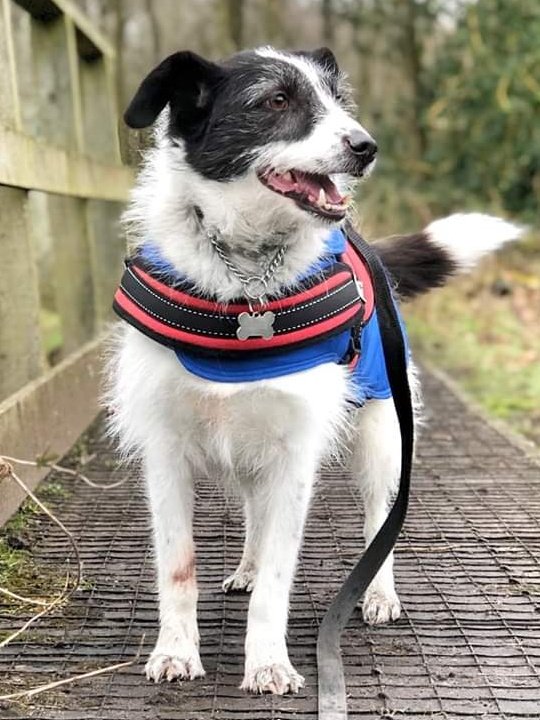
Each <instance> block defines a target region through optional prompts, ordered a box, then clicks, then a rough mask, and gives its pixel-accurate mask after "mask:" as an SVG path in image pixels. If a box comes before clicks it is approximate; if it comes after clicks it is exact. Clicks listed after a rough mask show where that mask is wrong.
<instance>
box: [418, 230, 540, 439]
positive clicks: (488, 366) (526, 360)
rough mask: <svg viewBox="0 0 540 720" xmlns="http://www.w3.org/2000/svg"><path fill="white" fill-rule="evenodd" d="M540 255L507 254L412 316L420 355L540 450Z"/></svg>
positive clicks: (436, 296) (430, 298) (422, 304)
mask: <svg viewBox="0 0 540 720" xmlns="http://www.w3.org/2000/svg"><path fill="white" fill-rule="evenodd" d="M537 242H538V248H539V251H540V238H538V239H537ZM539 308H540V252H537V253H535V254H529V253H528V252H527V251H525V250H523V251H516V250H513V251H511V252H505V253H502V254H501V255H500V256H499V257H498V258H497V259H491V260H489V261H486V262H484V263H483V264H482V266H481V267H480V268H479V269H478V270H477V271H476V272H475V273H474V274H473V275H471V276H469V277H466V278H462V279H460V280H458V281H454V282H452V283H451V284H450V285H449V286H448V287H446V288H443V289H442V290H439V291H437V292H434V293H432V294H431V295H429V296H426V297H425V298H420V299H419V300H417V301H415V302H414V303H411V305H410V306H408V307H407V308H406V310H405V314H406V319H407V327H408V329H409V334H410V337H411V342H412V345H413V347H414V348H415V349H416V350H417V352H418V353H419V355H420V357H422V356H424V357H426V358H428V359H429V360H431V362H433V363H434V364H435V365H437V366H438V367H441V368H442V369H444V370H446V371H447V372H448V373H449V374H450V375H452V376H453V377H454V378H455V379H456V380H458V382H459V383H460V384H461V385H462V386H463V388H464V389H465V390H466V391H467V392H468V393H470V394H471V395H472V396H473V397H474V398H475V399H476V400H477V401H478V402H479V403H480V404H481V405H482V406H483V407H484V408H485V409H486V410H487V411H488V412H489V413H491V414H492V415H493V416H495V417H497V418H501V419H503V420H505V421H506V422H508V423H509V424H510V425H511V426H512V427H513V428H514V429H515V430H517V431H518V432H520V433H521V434H523V435H525V436H526V437H528V438H529V439H531V440H533V441H534V442H536V443H537V444H540V403H539V398H540V330H539V317H538V316H539V312H538V310H539Z"/></svg>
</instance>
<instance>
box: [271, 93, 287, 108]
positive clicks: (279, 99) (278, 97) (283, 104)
mask: <svg viewBox="0 0 540 720" xmlns="http://www.w3.org/2000/svg"><path fill="white" fill-rule="evenodd" d="M266 104H267V106H268V107H269V108H270V109H271V110H280V111H282V110H286V109H287V108H288V107H289V98H288V97H287V96H286V95H285V93H283V92H278V93H276V94H275V95H272V97H271V98H268V100H267V101H266Z"/></svg>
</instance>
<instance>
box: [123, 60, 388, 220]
mask: <svg viewBox="0 0 540 720" xmlns="http://www.w3.org/2000/svg"><path fill="white" fill-rule="evenodd" d="M167 105H168V107H169V114H168V124H167V129H166V139H167V143H169V144H170V147H171V148H175V147H178V148H181V150H182V153H183V159H184V160H185V162H186V163H187V165H188V167H189V169H190V170H192V171H194V172H195V173H196V174H197V176H198V178H199V179H201V180H204V181H208V182H209V183H210V184H211V185H213V186H214V187H215V183H219V184H220V186H221V190H223V186H225V185H226V186H228V187H229V188H231V189H232V188H234V187H235V186H236V188H237V193H236V197H237V198H240V199H241V201H242V202H244V203H245V202H246V194H247V193H246V192H245V191H246V190H248V189H249V190H250V196H251V198H252V201H251V202H253V203H254V205H255V207H256V205H257V204H258V207H259V208H260V210H261V212H264V210H263V209H262V204H264V205H266V206H267V208H268V207H270V208H272V212H274V213H275V212H278V213H282V214H283V215H284V216H286V217H290V218H293V219H295V220H296V221H298V220H299V218H302V219H304V220H307V218H308V217H309V218H310V220H311V221H315V222H316V223H317V224H321V223H323V224H327V223H328V222H337V221H340V220H342V219H343V217H344V216H345V213H346V207H347V202H348V198H347V196H344V195H342V191H343V187H345V186H346V183H342V182H340V180H341V179H342V178H343V179H345V178H347V177H349V178H351V177H356V178H357V177H361V176H362V175H364V174H366V173H367V172H368V170H369V169H370V168H371V167H372V165H373V163H374V161H375V154H376V152H377V146H376V144H375V142H374V140H373V138H372V137H371V136H370V135H369V134H368V133H367V132H366V130H365V129H364V128H363V127H362V126H361V125H360V124H359V123H358V122H357V121H356V120H355V119H354V117H353V115H352V112H353V109H354V108H353V105H352V102H351V100H350V94H349V90H348V87H347V85H346V83H345V80H344V77H343V75H342V73H340V71H339V68H338V66H337V63H336V60H335V58H334V55H333V54H332V52H331V51H330V50H328V49H326V48H321V49H320V50H315V51H312V52H291V53H289V52H281V51H276V50H274V49H272V48H260V49H257V50H253V51H246V52H241V53H238V54H236V55H234V56H232V57H231V58H230V59H228V60H225V61H223V62H220V63H213V62H209V61H207V60H205V59H203V58H201V57H200V56H198V55H196V54H194V53H192V52H178V53H175V54H174V55H171V56H170V57H168V58H167V59H166V60H164V61H163V62H162V63H161V64H160V65H158V67H156V68H155V69H154V70H152V72H151V73H150V74H149V75H148V76H147V77H146V78H145V79H144V81H143V82H142V84H141V86H140V88H139V89H138V90H137V92H136V94H135V96H134V98H133V100H132V101H131V103H130V105H129V107H128V109H127V111H126V113H125V121H126V123H127V124H128V125H129V126H130V127H132V128H144V127H148V126H149V125H151V124H152V123H154V121H155V120H156V118H157V117H158V115H160V113H161V111H162V110H163V109H164V108H165V107H166V106H167ZM338 188H340V189H338ZM221 197H226V198H227V199H228V200H231V202H234V197H235V195H234V193H233V192H230V191H228V192H226V193H225V195H224V194H223V192H221ZM239 201H240V200H239ZM255 207H254V208H253V209H255Z"/></svg>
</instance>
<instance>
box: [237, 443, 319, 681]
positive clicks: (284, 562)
mask: <svg viewBox="0 0 540 720" xmlns="http://www.w3.org/2000/svg"><path fill="white" fill-rule="evenodd" d="M314 477H315V462H310V460H309V457H308V458H306V457H305V456H303V455H300V454H299V453H298V455H297V457H295V458H291V457H290V455H288V454H287V453H284V457H282V458H281V459H279V460H278V461H277V462H276V463H275V464H274V466H273V467H272V468H271V469H269V470H268V471H267V473H266V476H265V477H264V478H259V479H258V480H257V485H256V487H255V488H254V497H253V502H255V503H258V508H259V511H260V513H261V522H262V524H261V532H260V539H259V555H258V560H259V562H258V565H259V567H258V571H257V581H256V583H255V586H254V588H253V593H252V595H251V601H250V604H249V614H248V627H247V635H246V666H245V675H244V681H243V683H242V688H243V689H244V690H250V691H251V692H254V693H265V692H271V693H275V694H278V695H283V694H284V693H288V692H297V691H298V690H299V688H301V687H303V685H304V678H303V677H302V676H301V675H299V674H298V673H297V672H296V670H295V669H294V667H293V666H292V665H291V662H290V660H289V656H288V652H287V645H286V639H285V635H286V629H287V613H288V604H289V593H290V588H291V585H292V581H293V575H294V570H295V566H296V560H297V556H298V551H299V548H300V543H301V540H302V533H303V528H304V522H305V518H306V514H307V509H308V505H309V499H310V496H311V491H312V487H313V482H314Z"/></svg>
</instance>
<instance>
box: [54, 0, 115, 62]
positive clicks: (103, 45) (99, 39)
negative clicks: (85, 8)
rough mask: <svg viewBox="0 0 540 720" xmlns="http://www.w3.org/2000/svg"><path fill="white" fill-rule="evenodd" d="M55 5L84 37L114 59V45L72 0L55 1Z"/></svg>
mask: <svg viewBox="0 0 540 720" xmlns="http://www.w3.org/2000/svg"><path fill="white" fill-rule="evenodd" d="M54 4H55V5H57V7H59V8H60V10H61V11H62V12H63V13H65V14H66V15H69V17H70V18H71V19H72V20H73V22H74V23H75V25H76V26H77V27H78V28H79V30H80V31H81V32H82V33H83V35H86V37H87V38H88V39H89V40H91V41H92V43H93V44H94V45H95V46H96V47H97V48H99V50H101V52H102V53H103V54H104V55H107V56H109V57H114V55H115V51H114V46H113V44H112V43H111V42H110V41H109V40H108V39H107V38H106V37H105V35H104V34H103V33H102V32H100V30H98V28H97V27H96V26H95V25H93V23H92V22H91V20H90V19H89V18H88V17H87V16H86V15H85V14H84V13H83V12H82V11H81V10H79V8H78V7H77V6H76V5H75V3H73V2H72V0H54Z"/></svg>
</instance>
